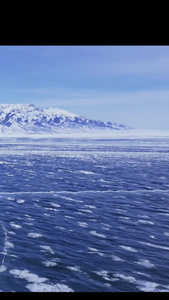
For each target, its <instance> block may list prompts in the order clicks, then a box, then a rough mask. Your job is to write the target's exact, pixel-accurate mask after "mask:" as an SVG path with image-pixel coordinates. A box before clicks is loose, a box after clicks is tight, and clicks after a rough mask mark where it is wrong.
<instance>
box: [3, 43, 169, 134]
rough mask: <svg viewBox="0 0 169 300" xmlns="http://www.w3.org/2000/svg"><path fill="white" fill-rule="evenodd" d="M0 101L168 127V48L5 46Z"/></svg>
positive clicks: (104, 118)
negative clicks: (57, 108)
mask: <svg viewBox="0 0 169 300" xmlns="http://www.w3.org/2000/svg"><path fill="white" fill-rule="evenodd" d="M0 103H33V104H35V105H37V106H38V107H41V108H44V107H48V106H53V107H59V108H61V109H65V110H68V111H70V112H74V113H77V114H79V115H81V116H85V117H87V118H93V119H97V120H103V121H112V122H118V123H123V124H127V125H130V126H134V127H136V128H143V129H168V130H169V116H168V115H169V46H0Z"/></svg>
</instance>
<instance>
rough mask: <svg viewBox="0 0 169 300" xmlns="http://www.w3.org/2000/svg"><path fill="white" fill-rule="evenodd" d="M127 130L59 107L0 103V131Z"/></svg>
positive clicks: (125, 127) (121, 126)
mask: <svg viewBox="0 0 169 300" xmlns="http://www.w3.org/2000/svg"><path fill="white" fill-rule="evenodd" d="M93 128H95V129H102V130H103V129H115V130H122V129H123V130H124V129H125V130H128V129H130V128H129V127H127V126H125V125H121V124H117V123H111V122H102V121H96V120H91V119H87V118H85V117H80V116H79V115H77V114H74V113H71V112H68V111H66V110H62V109H60V108H54V107H48V108H46V109H40V108H38V107H36V106H35V105H34V104H0V132H15V133H17V132H20V133H21V132H22V133H24V132H26V133H57V132H58V130H59V131H60V130H63V129H69V130H74V129H76V130H80V131H85V130H88V129H93Z"/></svg>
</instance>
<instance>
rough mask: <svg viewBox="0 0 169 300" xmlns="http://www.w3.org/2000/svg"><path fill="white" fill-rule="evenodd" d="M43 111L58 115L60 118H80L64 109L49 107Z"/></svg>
mask: <svg viewBox="0 0 169 300" xmlns="http://www.w3.org/2000/svg"><path fill="white" fill-rule="evenodd" d="M43 111H45V112H46V113H49V114H51V115H57V116H58V117H60V116H65V117H68V118H74V117H80V116H79V115H77V114H73V113H71V112H69V111H67V110H63V109H60V108H57V107H48V108H46V109H43Z"/></svg>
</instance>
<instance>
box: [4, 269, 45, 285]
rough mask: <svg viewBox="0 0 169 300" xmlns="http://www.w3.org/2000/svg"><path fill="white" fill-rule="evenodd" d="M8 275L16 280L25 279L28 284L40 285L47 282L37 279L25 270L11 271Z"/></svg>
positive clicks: (36, 276) (41, 278) (40, 278)
mask: <svg viewBox="0 0 169 300" xmlns="http://www.w3.org/2000/svg"><path fill="white" fill-rule="evenodd" d="M9 273H10V274H12V275H13V276H14V277H16V278H20V279H26V280H27V281H28V282H36V283H42V282H45V281H47V278H45V277H39V276H38V275H36V274H33V273H30V272H29V271H28V270H26V269H24V270H18V269H12V270H10V271H9Z"/></svg>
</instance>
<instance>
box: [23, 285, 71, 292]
mask: <svg viewBox="0 0 169 300" xmlns="http://www.w3.org/2000/svg"><path fill="white" fill-rule="evenodd" d="M26 287H27V289H29V290H30V291H31V292H74V291H73V290H72V289H71V288H69V287H68V286H67V285H65V284H60V283H57V284H50V283H31V284H27V286H26Z"/></svg>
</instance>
